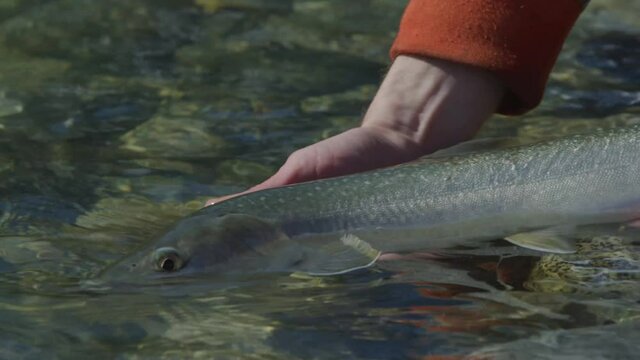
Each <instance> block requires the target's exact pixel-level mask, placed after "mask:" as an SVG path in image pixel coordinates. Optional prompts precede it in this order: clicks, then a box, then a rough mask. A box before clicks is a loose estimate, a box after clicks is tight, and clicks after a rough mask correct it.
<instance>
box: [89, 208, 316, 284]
mask: <svg viewBox="0 0 640 360" xmlns="http://www.w3.org/2000/svg"><path fill="white" fill-rule="evenodd" d="M303 256H304V254H303V252H302V251H300V249H299V248H298V247H296V246H295V244H293V243H292V242H291V241H290V240H289V238H288V237H287V236H286V235H285V234H284V233H283V232H282V231H280V230H279V228H278V227H277V226H276V225H274V224H272V223H270V222H269V221H266V220H263V219H260V218H257V217H254V216H249V215H243V214H227V215H223V216H217V217H213V216H211V215H210V214H198V213H196V214H195V215H193V216H190V217H188V218H185V219H183V220H181V221H180V222H178V223H177V224H176V225H175V226H174V227H173V228H172V229H171V230H169V231H168V232H167V233H165V234H164V235H162V236H161V237H160V238H159V239H158V240H157V241H155V243H154V244H153V245H151V246H148V247H146V248H144V249H143V250H142V251H140V252H138V253H135V254H134V255H131V256H129V257H127V258H125V259H124V260H122V261H120V262H118V263H116V264H115V265H114V266H112V267H110V268H109V269H107V270H106V271H105V272H104V273H103V274H102V275H101V276H100V278H101V279H102V280H103V281H107V282H117V283H152V282H154V281H158V280H160V281H162V280H167V279H171V278H177V277H184V276H197V275H201V274H207V275H210V274H229V273H250V272H257V271H265V270H266V271H283V270H286V269H288V268H291V267H293V266H295V264H296V263H297V262H300V261H301V259H302V257H303Z"/></svg>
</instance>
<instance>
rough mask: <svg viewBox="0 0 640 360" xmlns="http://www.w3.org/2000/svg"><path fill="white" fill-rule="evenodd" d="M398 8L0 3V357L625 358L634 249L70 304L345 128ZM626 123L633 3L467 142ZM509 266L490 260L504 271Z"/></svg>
mask: <svg viewBox="0 0 640 360" xmlns="http://www.w3.org/2000/svg"><path fill="white" fill-rule="evenodd" d="M404 5H405V1H398V0H357V1H348V2H346V1H338V0H291V1H290V0H277V1H276V0H273V1H267V0H193V1H186V0H153V1H152V0H146V1H145V0H134V1H111V0H102V1H90V0H0V319H2V321H1V322H0V334H2V335H1V336H0V358H3V359H4V358H7V359H9V358H27V359H42V358H87V357H89V356H91V357H96V358H133V359H136V358H153V359H156V358H168V359H173V358H204V359H211V358H219V359H227V358H256V359H258V358H260V359H262V358H267V359H286V358H291V359H298V358H300V359H336V358H357V359H395V358H422V359H436V358H442V356H450V357H451V358H462V357H470V358H474V359H485V358H515V359H518V358H523V359H524V358H527V359H529V358H551V357H556V358H558V357H562V356H564V357H565V358H636V356H637V354H638V353H639V351H640V345H639V344H640V343H639V342H638V341H637V339H638V337H639V336H640V319H639V317H640V304H639V303H638V299H639V298H640V297H639V293H640V291H638V288H640V287H639V286H638V279H640V275H639V273H640V258H639V256H638V250H639V248H640V245H639V242H638V240H637V239H638V238H639V237H638V236H640V233H639V232H638V231H637V230H633V229H631V230H628V229H627V230H620V229H617V228H612V229H607V230H606V231H604V232H603V231H601V232H599V233H598V234H595V235H589V236H586V237H585V238H584V239H582V240H581V241H583V242H584V246H582V247H581V251H579V253H578V254H575V255H570V256H569V255H567V256H564V257H563V256H543V257H541V256H540V254H537V253H530V252H527V251H522V250H520V249H516V248H514V247H512V246H510V245H508V244H505V243H503V242H500V241H496V242H495V243H492V244H490V246H489V247H487V248H484V249H482V250H478V251H475V252H473V251H472V252H473V254H469V253H467V252H464V251H459V252H458V253H453V252H452V253H451V254H448V256H446V257H443V256H435V255H433V254H414V255H409V256H406V257H403V258H400V259H396V260H388V261H384V262H381V263H379V264H378V265H377V266H375V267H374V268H372V269H369V270H367V271H361V272H357V273H354V274H349V275H344V276H336V277H333V278H313V277H304V276H288V275H264V276H254V277H248V278H237V279H232V280H229V279H223V280H220V279H215V280H211V281H209V282H198V283H187V282H185V283H177V284H167V285H165V286H163V287H150V288H138V289H126V290H115V289H114V290H111V291H109V290H108V291H103V292H91V291H83V290H82V287H80V286H79V284H81V283H84V282H86V281H87V280H91V279H93V278H95V277H96V276H97V275H98V274H99V273H100V272H101V271H103V270H104V269H105V268H107V267H108V266H109V265H111V264H113V263H114V262H116V261H118V260H119V259H121V258H123V257H124V256H126V255H128V254H130V253H131V252H133V251H135V250H136V249H137V248H139V247H140V246H142V245H144V244H147V243H149V241H152V239H153V237H154V236H155V235H157V234H158V233H161V232H162V231H163V229H165V228H166V226H167V224H170V223H171V222H173V221H175V220H176V219H179V218H180V217H182V216H184V215H186V214H188V213H190V212H191V211H194V210H195V209H197V208H199V207H200V206H202V204H203V202H204V201H205V200H206V199H207V198H208V197H212V196H219V195H223V194H227V193H231V192H234V191H239V190H242V189H245V188H246V187H248V186H250V185H252V184H255V183H257V182H259V181H261V180H263V179H265V178H266V177H267V176H269V174H271V173H273V172H274V171H275V170H276V169H277V167H278V166H279V165H280V164H281V163H282V162H283V161H284V159H286V156H287V155H288V154H289V153H290V152H291V151H293V150H295V149H297V148H299V147H301V146H304V145H307V144H310V143H313V142H315V141H318V140H320V139H323V138H326V137H328V136H331V135H333V134H336V133H339V132H341V131H343V130H345V129H348V128H350V127H353V126H356V125H357V124H358V123H359V121H360V118H361V115H362V113H363V111H364V110H365V109H366V106H367V104H368V102H369V101H370V100H371V97H372V95H373V94H374V93H375V90H376V86H377V84H378V83H379V81H380V78H381V76H382V74H383V73H384V71H385V68H386V67H387V66H388V56H387V51H388V48H389V45H390V43H391V41H392V40H393V37H394V33H395V30H396V27H397V23H398V21H399V19H400V15H401V13H402V10H403V8H404ZM638 122H640V3H639V2H637V1H627V0H601V1H596V0H594V1H591V4H590V5H589V7H588V9H587V10H586V11H585V13H584V14H583V15H582V17H581V18H580V20H579V22H578V24H577V25H576V27H575V28H574V30H573V32H572V34H571V36H570V38H569V40H568V41H567V43H566V45H565V49H564V50H563V52H562V55H561V57H560V59H559V61H558V64H557V66H556V68H555V69H554V72H553V74H552V76H551V80H550V83H549V86H548V89H547V93H546V96H545V100H544V102H543V104H542V105H541V106H540V107H539V108H538V109H536V110H535V111H532V112H531V113H529V114H527V115H525V116H521V117H518V118H504V117H499V116H496V117H495V118H493V119H492V120H491V121H489V122H488V123H487V124H486V125H485V127H484V128H483V129H482V130H481V133H480V134H479V137H494V136H499V137H505V136H509V137H516V138H519V139H521V140H523V141H535V140H539V139H545V138H549V137H552V136H559V135H563V134H569V133H574V132H582V131H588V130H589V129H591V128H594V127H608V126H620V125H627V124H634V123H638ZM505 254H509V256H504V255H505Z"/></svg>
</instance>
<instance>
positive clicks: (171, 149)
mask: <svg viewBox="0 0 640 360" xmlns="http://www.w3.org/2000/svg"><path fill="white" fill-rule="evenodd" d="M121 142H122V145H121V148H122V149H124V150H129V151H133V152H136V153H140V154H142V155H144V156H147V157H160V158H206V157H217V156H220V155H222V154H224V152H225V151H226V149H227V148H228V145H227V143H226V142H225V140H224V139H223V138H222V137H220V136H218V135H215V134H214V133H213V132H212V131H211V124H210V123H208V122H207V121H205V120H201V119H196V118H190V117H169V116H166V115H157V116H155V117H153V118H151V119H150V120H148V121H147V122H145V123H143V124H141V125H139V126H138V127H136V128H134V129H133V130H131V131H129V132H127V133H126V134H124V135H123V136H122V137H121Z"/></svg>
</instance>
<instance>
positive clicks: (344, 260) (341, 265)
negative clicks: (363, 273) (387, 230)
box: [299, 234, 380, 276]
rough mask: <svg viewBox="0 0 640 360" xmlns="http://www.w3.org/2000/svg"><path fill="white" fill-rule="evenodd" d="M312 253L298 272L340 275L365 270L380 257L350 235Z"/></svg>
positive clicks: (364, 243)
mask: <svg viewBox="0 0 640 360" xmlns="http://www.w3.org/2000/svg"><path fill="white" fill-rule="evenodd" d="M312 251H313V253H312V254H308V261H306V262H305V264H302V265H301V266H300V268H299V270H300V271H302V272H305V273H307V274H309V275H314V276H330V275H340V274H345V273H348V272H351V271H354V270H359V269H365V268H368V267H369V266H371V265H373V264H374V263H375V262H376V261H377V260H378V258H379V257H380V251H378V250H376V249H374V248H373V247H371V245H369V243H367V242H366V241H363V240H362V239H360V238H358V237H357V236H355V235H352V234H346V235H343V236H342V237H340V241H331V242H329V243H327V244H326V246H323V247H322V248H321V249H314V250H312Z"/></svg>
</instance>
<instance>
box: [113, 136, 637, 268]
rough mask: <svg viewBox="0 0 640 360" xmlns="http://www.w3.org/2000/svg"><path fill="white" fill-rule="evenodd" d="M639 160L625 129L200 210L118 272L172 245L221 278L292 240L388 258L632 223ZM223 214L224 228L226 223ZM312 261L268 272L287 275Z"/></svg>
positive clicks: (443, 159)
mask: <svg viewBox="0 0 640 360" xmlns="http://www.w3.org/2000/svg"><path fill="white" fill-rule="evenodd" d="M638 154H640V127H638V126H633V127H625V128H616V129H610V130H598V131H594V132H592V133H590V134H584V135H574V136H570V137H566V138H561V139H555V140H550V141H546V142H541V143H537V144H532V145H527V146H519V147H509V148H501V149H486V150H477V151H471V152H468V151H467V152H465V153H461V154H454V155H443V154H434V155H433V156H428V157H425V158H423V159H420V160H418V161H415V162H412V163H407V164H403V165H399V166H395V167H391V168H386V169H381V170H376V171H371V172H366V173H360V174H355V175H350V176H345V177H339V178H332V179H325V180H319V181H313V182H307V183H302V184H297V185H291V186H285V187H281V188H274V189H268V190H263V191H258V192H254V193H249V194H246V195H243V196H238V197H236V198H232V199H230V200H226V201H223V202H220V203H218V204H215V205H212V206H209V207H206V208H204V209H201V210H199V211H197V212H196V213H194V214H193V215H192V216H190V217H187V218H185V219H183V220H182V221H180V222H179V223H178V224H177V225H176V226H175V227H174V228H173V229H172V230H170V231H168V232H167V233H166V234H165V235H164V236H162V237H161V238H160V239H159V240H157V241H156V242H155V243H154V244H153V245H151V246H150V247H149V248H148V249H146V250H143V252H142V253H141V254H137V255H134V256H132V257H131V258H130V259H126V261H125V262H127V261H128V262H129V263H134V264H152V263H153V260H149V259H152V257H150V255H149V254H150V253H153V252H154V251H155V249H158V248H166V247H174V248H177V249H178V250H179V252H180V253H182V254H186V255H184V256H186V257H188V259H184V261H182V262H184V263H185V264H187V265H189V264H197V265H198V266H197V270H194V271H224V269H225V268H226V267H227V266H231V265H233V266H235V267H236V268H237V267H239V268H242V267H245V268H250V267H251V266H254V263H253V262H251V261H247V262H245V260H238V261H233V260H234V259H233V258H234V257H238V256H239V255H243V254H244V255H247V254H249V255H250V254H252V253H256V254H260V255H262V256H264V257H266V258H269V257H270V254H274V255H273V256H274V257H276V256H275V254H276V253H278V251H280V250H282V249H284V248H286V249H288V251H289V253H290V254H295V253H296V251H290V249H291V248H290V247H283V246H276V245H274V244H284V243H286V242H287V241H289V240H295V241H296V242H297V243H302V244H304V243H305V242H307V241H314V240H317V239H324V240H327V241H331V239H338V238H341V237H342V236H344V235H345V234H351V235H353V236H355V237H357V238H359V239H362V240H364V241H366V243H367V244H368V245H370V246H371V247H372V248H375V249H377V250H380V251H382V252H397V251H414V250H422V249H444V248H450V247H454V246H475V245H478V243H479V242H481V241H483V240H487V239H496V238H502V237H506V236H509V235H512V234H517V233H522V232H524V231H531V230H536V229H545V228H549V227H554V226H561V225H566V224H571V225H580V224H594V223H608V222H621V221H627V220H631V219H635V218H638V217H639V216H638V215H639V214H640V212H639V211H638V210H640V186H638V185H640V161H638V160H637V156H638ZM230 216H233V217H234V218H235V219H236V220H234V222H233V224H229V222H228V221H223V220H224V219H227V218H229V217H230ZM243 217H246V218H247V219H248V220H247V221H243V220H242V219H243ZM255 226H258V228H256V227H255ZM225 228H228V229H233V231H231V230H225ZM260 229H262V230H260ZM233 234H239V235H242V234H247V235H242V236H235V235H234V236H231V235H233ZM265 234H266V235H265ZM247 236H248V237H249V238H247ZM324 240H323V241H324ZM270 244H271V245H272V246H271V245H270ZM269 246H271V247H269ZM239 248H240V249H241V251H239V250H238V249H239ZM312 256H313V254H310V253H306V254H303V255H301V256H300V257H299V258H296V257H295V256H294V257H293V258H290V257H289V258H286V259H284V258H283V259H282V261H280V262H278V264H272V263H271V264H268V265H265V266H266V267H267V268H270V269H273V268H283V267H284V268H286V266H289V265H296V264H300V263H302V262H305V261H308V260H309V259H310V258H311V257H312ZM251 259H252V261H253V260H255V257H252V258H251ZM214 263H215V264H214ZM283 264H284V265H283ZM214 265H215V266H214ZM145 266H146V265H145ZM149 266H150V265H149ZM156 267H157V266H156ZM141 268H143V267H142V266H138V267H137V268H136V269H131V268H130V271H129V273H130V274H135V273H138V272H140V270H142V269H141ZM211 269H215V270H211ZM171 276H174V274H171Z"/></svg>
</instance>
